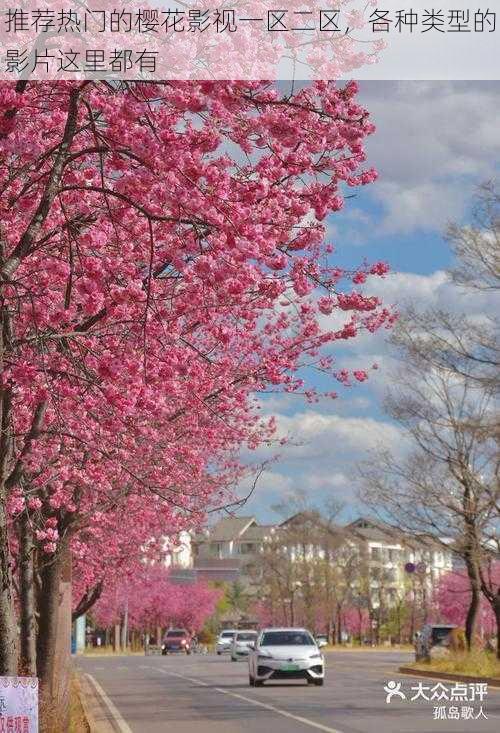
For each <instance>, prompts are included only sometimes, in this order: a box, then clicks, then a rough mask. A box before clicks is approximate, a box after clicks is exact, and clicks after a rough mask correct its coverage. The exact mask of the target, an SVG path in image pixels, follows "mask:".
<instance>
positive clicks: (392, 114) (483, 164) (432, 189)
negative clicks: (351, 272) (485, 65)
mask: <svg viewBox="0 0 500 733" xmlns="http://www.w3.org/2000/svg"><path fill="white" fill-rule="evenodd" d="M360 99H361V102H362V103H363V104H364V105H366V107H367V108H368V110H369V111H370V115H371V119H372V120H373V122H374V123H375V124H376V126H377V131H376V132H375V134H374V135H372V136H371V137H370V138H369V140H368V142H367V153H368V161H369V162H370V164H373V165H374V166H375V167H376V168H377V170H378V171H379V174H380V178H379V180H378V181H377V182H376V183H375V185H374V186H372V187H370V191H371V195H372V196H373V197H374V198H375V199H376V200H377V201H379V203H381V204H382V206H383V208H384V218H383V221H382V222H380V221H378V222H377V230H378V232H379V233H380V234H385V233H395V232H410V231H422V230H430V229H442V228H443V227H444V226H445V225H446V223H447V222H448V221H449V220H450V219H453V218H459V217H461V215H462V213H463V211H464V209H465V207H466V204H467V201H468V200H469V198H470V194H471V189H472V187H473V186H474V185H475V184H477V183H479V182H481V181H482V180H484V179H488V178H491V177H493V176H494V175H495V171H496V170H497V166H498V163H499V160H500V138H499V137H498V122H497V120H498V104H499V100H500V85H499V84H495V83H488V82H485V83H480V82H473V83H467V82H450V83H444V82H370V83H363V84H362V86H361V95H360Z"/></svg>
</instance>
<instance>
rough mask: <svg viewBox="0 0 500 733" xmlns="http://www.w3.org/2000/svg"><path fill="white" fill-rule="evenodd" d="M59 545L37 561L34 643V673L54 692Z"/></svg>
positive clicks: (59, 566) (59, 565)
mask: <svg viewBox="0 0 500 733" xmlns="http://www.w3.org/2000/svg"><path fill="white" fill-rule="evenodd" d="M62 551H63V548H62V547H60V548H59V549H58V550H57V553H56V555H55V556H54V557H52V558H50V557H48V556H47V555H43V556H42V557H41V561H40V567H39V575H40V591H39V594H38V613H39V620H38V637H37V644H36V655H37V673H38V677H39V679H40V685H41V688H42V689H43V690H44V691H45V692H46V693H47V694H48V695H52V692H53V676H54V661H55V644H56V636H57V616H58V607H59V585H60V581H61V566H62V561H61V560H62V558H61V553H62Z"/></svg>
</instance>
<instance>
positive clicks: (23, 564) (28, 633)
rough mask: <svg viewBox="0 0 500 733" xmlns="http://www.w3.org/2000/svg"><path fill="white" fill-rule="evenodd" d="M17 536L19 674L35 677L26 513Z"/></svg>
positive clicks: (30, 555) (32, 590)
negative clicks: (19, 631) (19, 630)
mask: <svg viewBox="0 0 500 733" xmlns="http://www.w3.org/2000/svg"><path fill="white" fill-rule="evenodd" d="M18 534H19V603H20V626H21V635H20V636H21V639H20V641H21V650H20V651H21V654H20V672H21V673H22V674H26V675H30V676H31V675H36V619H35V605H36V604H35V585H34V552H35V546H34V542H33V530H32V527H31V523H30V518H29V516H28V514H27V512H23V514H22V516H21V518H20V520H19V525H18Z"/></svg>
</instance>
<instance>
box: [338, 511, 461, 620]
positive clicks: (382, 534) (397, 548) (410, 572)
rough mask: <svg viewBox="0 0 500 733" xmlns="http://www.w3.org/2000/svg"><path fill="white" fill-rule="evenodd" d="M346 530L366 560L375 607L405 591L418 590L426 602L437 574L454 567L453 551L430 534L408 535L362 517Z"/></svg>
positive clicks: (434, 584)
mask: <svg viewBox="0 0 500 733" xmlns="http://www.w3.org/2000/svg"><path fill="white" fill-rule="evenodd" d="M345 530H347V534H348V537H349V541H350V542H351V541H352V542H354V543H355V544H357V545H358V547H359V548H360V551H361V552H362V554H363V556H364V558H365V560H366V562H367V566H368V571H369V578H370V595H371V601H372V605H373V606H374V607H378V606H379V605H380V603H381V602H382V601H383V602H385V603H386V604H387V605H392V604H394V603H396V602H397V600H398V598H402V597H403V596H404V595H405V594H407V593H415V594H416V593H418V594H419V595H420V596H421V597H422V601H423V603H425V602H426V601H427V600H430V595H431V593H432V589H433V588H435V587H436V585H437V583H438V582H439V579H440V577H441V576H442V575H444V574H445V573H447V572H450V571H451V570H452V569H453V553H452V551H451V550H450V549H448V548H446V547H445V546H444V541H439V539H437V538H435V537H431V536H430V535H422V534H415V535H411V534H408V533H407V532H402V531H401V530H398V529H395V528H394V527H391V526H389V525H387V524H384V523H382V522H379V521H376V520H373V519H366V518H364V517H360V518H359V519H357V520H356V521H354V522H351V523H350V524H348V525H347V526H346V527H345Z"/></svg>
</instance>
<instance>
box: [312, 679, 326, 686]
mask: <svg viewBox="0 0 500 733" xmlns="http://www.w3.org/2000/svg"><path fill="white" fill-rule="evenodd" d="M324 681H325V680H314V684H315V685H316V687H323V682H324Z"/></svg>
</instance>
